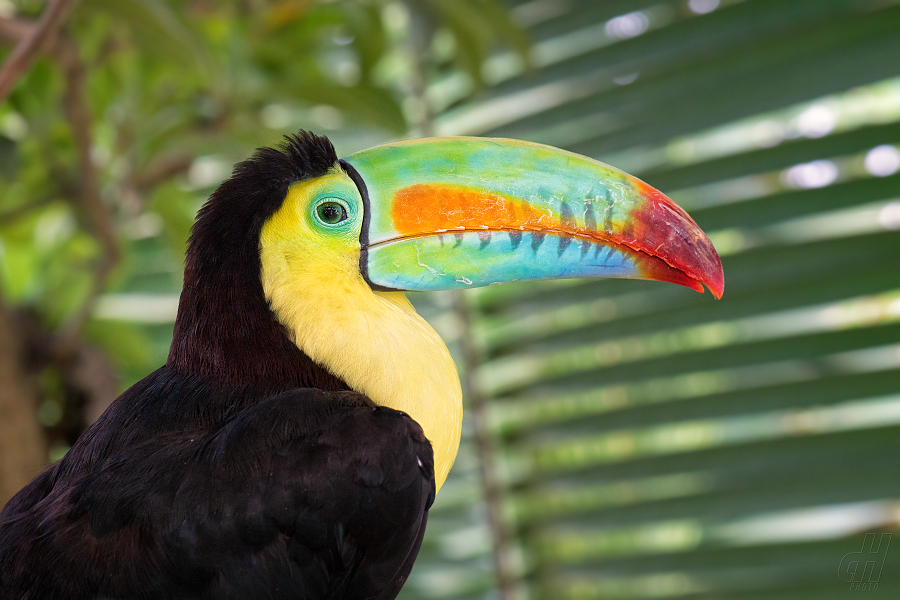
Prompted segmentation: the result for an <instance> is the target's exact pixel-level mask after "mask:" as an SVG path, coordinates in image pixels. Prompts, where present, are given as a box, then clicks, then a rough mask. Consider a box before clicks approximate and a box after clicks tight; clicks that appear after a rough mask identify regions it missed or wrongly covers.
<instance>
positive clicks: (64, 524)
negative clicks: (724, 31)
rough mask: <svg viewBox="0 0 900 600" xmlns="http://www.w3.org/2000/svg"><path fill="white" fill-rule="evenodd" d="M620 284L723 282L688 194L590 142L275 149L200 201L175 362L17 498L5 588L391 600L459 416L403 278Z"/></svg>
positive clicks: (299, 139) (445, 284) (74, 593)
mask: <svg viewBox="0 0 900 600" xmlns="http://www.w3.org/2000/svg"><path fill="white" fill-rule="evenodd" d="M610 276H611V277H637V278H645V279H656V280H662V281H670V282H675V283H679V284H682V285H685V286H688V287H691V288H694V289H696V290H698V291H703V285H704V284H705V285H706V286H707V287H709V289H710V290H711V291H712V292H713V294H715V295H716V296H720V295H721V293H722V288H723V277H722V267H721V263H720V261H719V257H718V256H717V254H716V252H715V250H714V249H713V246H712V244H711V243H710V241H709V239H708V238H707V237H706V236H705V235H704V234H703V232H702V231H701V230H700V229H699V228H698V227H697V225H696V224H694V222H693V221H692V220H691V219H690V217H688V216H687V214H685V213H684V211H682V210H681V209H680V208H678V207H677V206H676V205H675V204H674V203H672V201H671V200H669V199H668V198H667V197H666V196H664V195H663V194H661V193H660V192H658V191H656V190H655V189H653V188H651V187H649V186H648V185H646V184H644V183H643V182H641V181H639V180H637V179H635V178H633V177H631V176H629V175H626V174H625V173H622V172H620V171H618V170H616V169H614V168H611V167H608V166H606V165H604V164H601V163H599V162H596V161H594V160H591V159H588V158H585V157H582V156H578V155H575V154H571V153H568V152H564V151H561V150H557V149H555V148H550V147H547V146H541V145H536V144H530V143H526V142H519V141H514V140H491V139H476V138H436V139H424V140H416V141H411V142H403V143H396V144H388V145H385V146H379V147H376V148H373V149H370V150H365V151H362V152H359V153H357V154H353V155H351V156H349V157H347V158H346V159H344V160H338V159H337V156H336V155H335V152H334V149H333V148H332V145H331V143H330V142H329V141H328V140H327V139H326V138H324V137H317V136H315V135H312V134H309V133H306V132H301V133H300V134H299V135H297V136H292V137H288V138H287V139H286V141H285V143H284V144H283V146H282V147H280V148H279V149H261V150H259V151H258V152H257V153H256V154H255V155H254V156H253V157H252V158H251V159H249V160H247V161H245V162H242V163H240V164H238V165H237V166H236V167H235V169H234V173H233V175H232V177H231V178H230V179H228V180H227V181H225V182H224V183H223V184H222V185H221V186H220V187H219V188H218V189H217V190H216V191H215V192H214V193H213V194H212V196H211V197H210V199H209V201H208V202H207V203H206V205H205V206H204V207H203V208H202V209H201V210H200V212H199V214H198V216H197V222H196V224H195V226H194V228H193V232H192V234H191V238H190V242H189V247H188V251H187V262H186V267H185V275H184V289H183V292H182V294H181V301H180V304H179V308H178V316H177V320H176V324H175V331H174V338H173V341H172V346H171V351H170V354H169V358H168V361H167V363H166V366H164V367H162V368H161V369H159V370H157V371H156V372H154V373H152V374H150V375H149V376H147V377H146V378H145V379H143V380H142V381H140V382H138V383H137V384H135V385H134V386H133V387H131V388H130V389H129V390H127V391H126V392H125V393H124V394H122V396H121V397H119V398H118V399H117V400H116V401H115V402H114V403H113V404H112V405H111V406H110V407H109V409H108V410H107V411H106V412H105V413H104V414H103V416H102V417H100V419H99V420H98V421H97V422H96V423H95V424H94V425H93V426H92V427H91V428H90V429H89V430H88V431H87V432H86V433H85V434H84V435H83V436H82V437H81V439H79V440H78V442H77V443H76V444H75V445H74V446H73V447H72V448H71V450H69V452H68V453H67V454H66V456H65V457H64V458H63V459H62V460H60V461H59V462H58V463H56V464H55V465H54V466H53V467H52V468H50V469H49V470H48V471H46V472H45V473H43V474H42V475H40V476H39V477H38V478H36V479H35V480H34V481H33V482H32V483H31V484H30V485H28V486H27V487H26V488H24V489H23V490H22V491H21V492H19V493H18V494H17V495H16V496H15V497H14V498H13V499H12V500H10V502H9V503H8V504H7V505H6V507H5V508H4V510H3V512H2V513H0V597H2V598H4V599H29V600H32V599H33V600H52V599H67V600H68V599H96V600H100V599H110V600H111V599H116V600H137V599H222V598H229V599H241V600H244V599H250V598H253V599H263V598H266V599H288V598H292V599H295V598H302V599H309V600H312V599H324V598H328V599H334V600H337V599H363V598H372V599H375V598H377V599H389V598H394V597H395V595H396V594H397V593H398V591H399V589H400V587H401V586H402V585H403V582H404V581H405V580H406V577H407V575H408V574H409V572H410V569H411V568H412V563H413V561H414V560H415V557H416V554H417V552H418V549H419V546H420V544H421V542H422V535H423V532H424V529H425V521H426V518H427V513H428V508H429V507H430V506H431V503H432V501H433V499H434V495H435V493H436V490H437V489H439V488H440V487H441V484H443V482H444V479H445V478H446V477H447V472H448V471H449V469H450V466H451V464H452V463H453V459H454V456H455V454H456V450H457V445H458V443H459V437H460V422H461V417H462V401H461V394H460V384H459V379H458V377H457V374H456V369H455V367H454V364H453V361H452V360H451V358H450V355H449V353H448V351H447V348H446V346H445V345H444V344H443V342H442V341H441V339H440V338H439V337H438V335H437V334H436V333H435V332H434V331H433V330H432V328H431V327H430V326H429V325H428V324H427V323H426V322H425V321H424V320H423V319H422V318H420V317H419V316H418V315H417V314H416V312H415V311H414V310H413V308H412V307H411V305H410V304H409V302H408V301H407V299H406V297H405V296H404V294H403V292H402V291H403V290H439V289H444V290H445V289H456V288H468V287H476V286H483V285H490V284H494V283H500V282H504V281H514V280H528V279H542V278H561V277H610ZM432 450H433V454H432Z"/></svg>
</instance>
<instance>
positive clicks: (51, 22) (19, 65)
mask: <svg viewBox="0 0 900 600" xmlns="http://www.w3.org/2000/svg"><path fill="white" fill-rule="evenodd" d="M77 3H78V0H50V3H49V4H48V5H47V8H45V9H44V12H43V14H41V18H40V19H38V22H37V26H36V27H34V28H32V29H31V30H30V31H29V32H28V34H26V35H25V37H23V38H21V39H20V40H19V42H18V44H16V47H15V48H14V49H13V51H12V53H10V55H9V56H7V57H6V60H5V61H4V62H3V66H2V67H0V101H3V100H5V99H6V97H7V96H8V95H9V93H10V92H11V91H12V89H13V88H14V87H15V85H16V82H17V81H18V80H19V78H20V77H22V75H24V74H25V73H26V72H27V71H28V69H29V68H31V65H32V63H34V61H35V59H36V58H37V56H38V54H40V53H41V52H43V51H46V50H47V49H48V48H49V46H50V45H51V44H52V43H53V41H54V40H55V39H56V36H57V34H58V33H59V29H60V27H62V24H63V23H64V22H65V20H66V17H68V16H69V12H70V11H71V10H72V8H74V7H75V4H77Z"/></svg>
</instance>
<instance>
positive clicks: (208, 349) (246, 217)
mask: <svg viewBox="0 0 900 600" xmlns="http://www.w3.org/2000/svg"><path fill="white" fill-rule="evenodd" d="M336 163H337V155H336V154H335V151H334V147H333V146H332V144H331V142H330V141H329V140H328V138H326V137H322V136H317V135H315V134H312V133H309V132H306V131H300V132H299V133H298V134H297V135H290V136H285V140H284V143H283V144H282V145H281V146H280V147H279V148H260V149H259V150H257V152H256V153H255V154H254V155H253V157H252V158H250V159H248V160H245V161H243V162H240V163H238V164H237V165H236V166H235V168H234V171H233V172H232V175H231V178H230V179H227V180H226V181H225V182H223V183H222V184H221V185H220V186H219V188H218V189H217V190H216V191H215V192H213V194H212V195H211V196H210V198H209V200H208V201H207V202H206V204H204V205H203V208H201V209H200V211H199V212H198V214H197V222H196V223H195V224H194V227H193V229H192V230H191V237H190V240H189V241H188V250H187V256H186V261H185V271H184V289H183V291H182V293H181V300H180V302H179V305H178V317H177V319H176V322H175V332H174V336H173V340H172V347H171V350H170V352H169V359H168V361H167V364H168V366H170V367H172V368H174V369H177V370H179V371H183V372H187V373H196V374H200V375H203V376H204V377H206V378H208V379H210V380H212V381H216V382H218V383H221V384H227V385H237V384H247V385H253V384H260V383H263V382H264V383H265V385H266V386H267V387H273V388H282V387H284V388H291V387H317V388H320V389H328V390H338V389H348V388H347V386H346V384H345V383H344V382H343V381H341V380H340V379H339V378H337V377H335V376H333V375H332V374H330V373H329V372H328V371H326V370H325V369H322V368H321V367H319V366H318V365H316V364H315V363H313V361H312V360H310V359H309V357H307V356H306V355H305V354H304V353H303V352H302V351H300V349H298V348H297V346H296V345H295V344H294V343H293V342H292V341H291V340H290V339H289V338H288V335H287V334H286V333H285V329H284V327H283V325H281V324H280V323H279V322H278V321H277V320H276V319H275V317H274V316H273V314H272V312H271V311H270V310H269V306H268V303H267V302H266V299H265V296H264V294H263V288H262V284H261V283H260V268H261V265H260V257H259V243H260V242H259V236H260V231H261V229H262V226H263V224H264V223H265V222H266V220H267V219H268V218H269V217H271V216H272V215H273V214H274V213H275V212H276V211H277V210H278V209H279V208H280V207H281V205H282V203H283V202H284V199H285V196H286V195H287V192H288V188H289V187H290V185H291V184H293V183H295V182H297V181H302V180H306V179H312V178H315V177H320V176H322V175H324V174H325V173H326V172H328V170H329V169H331V168H332V167H334V165H335V164H336Z"/></svg>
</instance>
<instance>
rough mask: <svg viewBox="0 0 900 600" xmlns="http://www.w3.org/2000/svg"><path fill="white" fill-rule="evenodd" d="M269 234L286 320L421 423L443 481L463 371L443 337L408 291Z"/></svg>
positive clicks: (310, 346)
mask: <svg viewBox="0 0 900 600" xmlns="http://www.w3.org/2000/svg"><path fill="white" fill-rule="evenodd" d="M263 237H264V243H263V245H262V264H263V271H262V273H263V277H262V279H263V287H264V289H265V293H266V297H267V298H268V299H269V302H270V306H271V309H272V311H273V312H274V313H275V314H276V315H277V316H278V319H279V321H281V322H282V323H284V324H285V325H286V326H287V328H288V329H289V330H290V332H291V337H292V339H293V340H294V342H295V343H296V344H297V346H298V347H299V348H301V349H302V351H303V352H304V354H307V355H309V356H310V357H311V358H312V359H313V360H315V361H316V363H318V364H320V365H323V366H325V367H326V368H327V369H328V370H329V371H331V372H332V373H334V374H335V375H337V376H338V377H340V378H341V379H342V380H343V381H346V382H347V383H348V384H349V385H350V387H351V388H352V389H354V390H355V391H358V392H361V393H364V394H366V395H367V396H368V397H369V398H371V399H372V400H373V401H374V402H375V403H376V404H379V405H381V406H388V407H391V408H394V409H397V410H401V411H403V412H405V413H407V414H408V415H410V416H411V417H412V418H413V419H414V420H415V421H416V422H417V423H418V424H419V425H421V427H422V429H423V430H424V432H425V436H426V437H427V438H428V440H429V441H430V442H431V444H432V447H433V448H434V470H435V483H436V485H437V488H438V489H440V487H441V485H442V484H443V482H444V479H445V478H446V477H447V473H448V472H449V471H450V467H451V466H452V464H453V461H454V459H455V458H456V452H457V449H458V448H459V440H460V430H461V424H462V392H461V390H460V384H459V376H458V375H457V372H456V365H455V364H454V362H453V359H452V358H451V356H450V352H449V351H448V350H447V346H446V345H445V344H444V342H443V340H441V338H440V336H438V334H437V333H436V332H435V331H434V329H432V328H431V326H430V325H429V324H428V323H427V322H426V321H425V320H424V319H423V318H422V317H420V316H419V315H418V314H416V311H415V309H414V308H413V307H412V305H411V304H410V303H409V301H408V300H407V299H406V297H405V296H404V295H403V293H402V292H385V293H382V292H373V291H372V290H371V288H369V286H368V284H366V283H365V281H364V280H363V278H362V276H361V275H360V274H359V272H358V270H357V271H356V272H355V273H348V272H346V271H340V270H331V269H328V268H325V265H322V268H315V269H312V268H309V260H310V259H309V258H308V257H307V258H303V257H301V256H299V255H298V254H297V253H296V252H294V251H292V246H290V245H285V246H281V245H280V244H278V243H277V242H275V241H273V240H271V239H270V240H266V239H265V234H264V236H263ZM266 242H269V243H266ZM355 260H358V257H356V258H355ZM349 264H353V260H351V261H349Z"/></svg>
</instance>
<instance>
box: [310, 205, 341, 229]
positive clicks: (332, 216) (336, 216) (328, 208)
mask: <svg viewBox="0 0 900 600" xmlns="http://www.w3.org/2000/svg"><path fill="white" fill-rule="evenodd" d="M316 216H317V217H319V220H320V221H322V222H323V223H325V224H326V225H336V224H337V223H340V222H341V221H345V220H346V219H347V209H346V208H344V205H343V204H341V203H340V202H331V201H329V202H323V203H322V204H320V205H318V206H317V207H316Z"/></svg>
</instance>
